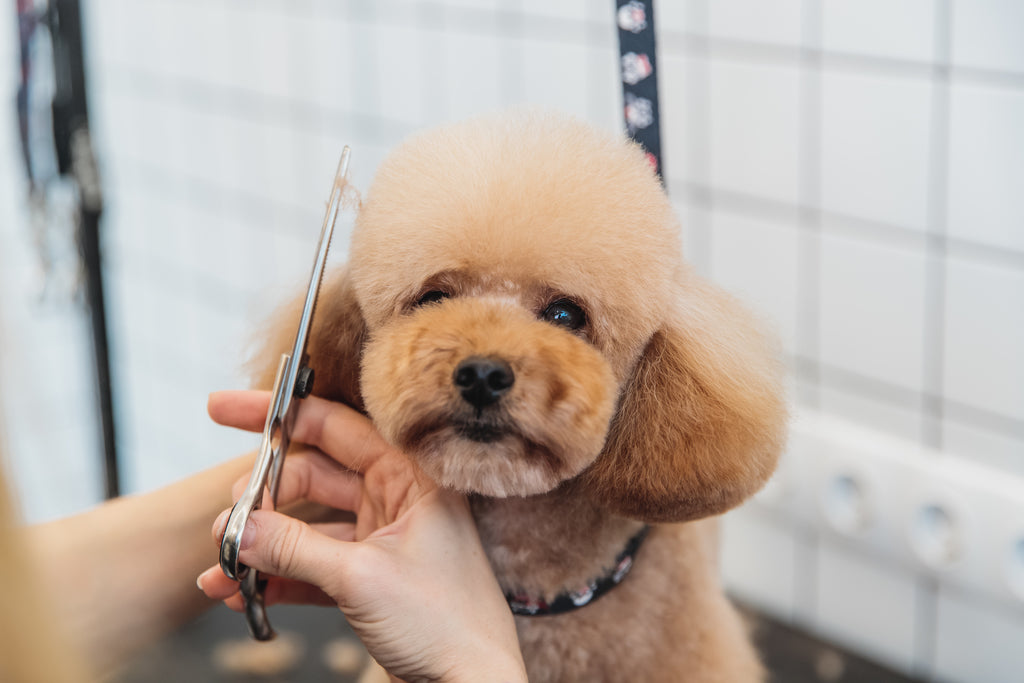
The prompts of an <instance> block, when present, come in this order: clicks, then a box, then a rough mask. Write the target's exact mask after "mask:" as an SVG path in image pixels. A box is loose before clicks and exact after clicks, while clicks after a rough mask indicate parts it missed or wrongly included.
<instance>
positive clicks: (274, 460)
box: [220, 354, 291, 581]
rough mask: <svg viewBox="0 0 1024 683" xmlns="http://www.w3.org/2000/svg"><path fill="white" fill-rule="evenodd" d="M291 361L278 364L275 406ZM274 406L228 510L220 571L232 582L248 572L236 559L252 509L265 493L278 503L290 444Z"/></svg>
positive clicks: (260, 502)
mask: <svg viewBox="0 0 1024 683" xmlns="http://www.w3.org/2000/svg"><path fill="white" fill-rule="evenodd" d="M290 362H291V358H290V357H289V356H288V354H283V355H282V356H281V360H280V362H279V363H278V367H277V375H276V377H275V379H274V391H273V396H274V399H273V400H274V403H275V404H278V403H280V402H281V401H280V394H281V389H282V387H281V383H282V381H283V379H284V377H285V376H286V375H287V370H288V366H289V364H290ZM275 407H276V406H271V410H270V411H269V412H268V414H267V422H266V424H265V425H264V426H263V437H262V439H261V440H260V450H259V453H258V455H257V456H256V463H255V464H254V465H253V469H252V474H251V475H250V476H249V483H248V484H247V485H246V487H245V491H243V492H242V496H241V497H240V498H239V499H238V502H236V503H235V505H234V507H232V508H231V514H229V515H228V523H227V526H225V527H224V537H223V538H222V539H221V542H220V568H221V570H222V571H223V572H224V574H225V575H226V576H227V577H228V578H229V579H232V580H234V581H241V580H243V579H245V578H246V575H247V574H248V573H249V568H248V567H247V566H246V565H245V564H243V563H242V562H240V561H239V559H238V553H239V550H241V546H242V534H244V533H245V525H246V524H247V523H248V521H249V515H251V514H252V512H253V510H258V509H259V508H260V506H261V504H262V501H263V494H264V492H267V493H268V494H269V495H270V500H271V502H272V504H276V503H277V484H278V479H279V478H280V473H281V466H282V464H283V463H284V454H285V453H286V452H287V450H288V444H289V442H290V438H289V430H288V429H287V428H286V427H287V426H290V425H286V424H285V421H286V419H287V415H284V416H282V415H280V414H279V413H278V412H277V411H276V410H275Z"/></svg>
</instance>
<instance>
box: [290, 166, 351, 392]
mask: <svg viewBox="0 0 1024 683" xmlns="http://www.w3.org/2000/svg"><path fill="white" fill-rule="evenodd" d="M350 156H351V150H350V149H349V148H348V146H346V147H345V149H344V150H342V152H341V159H340V161H339V162H338V169H337V171H336V172H335V175H334V183H333V185H332V186H331V196H330V199H329V200H328V202H327V211H326V212H325V213H324V223H323V226H322V227H321V228H320V241H319V243H318V244H317V248H316V259H315V260H314V261H313V271H312V273H310V277H309V286H308V287H307V288H306V300H305V302H304V303H303V305H302V315H301V317H300V318H299V327H298V329H297V330H296V333H295V343H294V344H293V345H292V352H291V358H292V360H291V362H290V363H289V366H288V371H287V373H286V375H285V385H284V386H285V387H287V388H288V389H289V394H288V398H287V399H286V402H285V405H284V406H283V408H284V411H285V412H287V409H288V407H289V406H290V403H291V396H292V395H293V394H294V389H295V383H296V381H297V379H298V375H299V370H300V369H301V367H302V365H303V364H304V363H305V360H306V342H307V341H308V339H309V329H310V327H311V326H312V324H313V313H314V311H315V310H316V301H317V296H318V295H319V293H320V283H321V282H322V281H323V278H324V270H325V268H326V266H327V254H328V252H329V251H330V248H331V238H332V237H333V236H334V225H335V223H337V221H338V213H339V212H340V211H341V203H342V196H343V194H344V191H345V185H346V184H347V183H348V163H349V157H350Z"/></svg>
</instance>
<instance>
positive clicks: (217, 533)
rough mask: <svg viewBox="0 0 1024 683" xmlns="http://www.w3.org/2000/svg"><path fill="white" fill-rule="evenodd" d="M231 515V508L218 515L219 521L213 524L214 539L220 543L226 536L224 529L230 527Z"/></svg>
mask: <svg viewBox="0 0 1024 683" xmlns="http://www.w3.org/2000/svg"><path fill="white" fill-rule="evenodd" d="M230 515H231V509H230V508H229V509H227V510H225V511H224V512H222V513H220V514H219V515H217V519H216V520H214V522H213V537H214V538H215V539H217V540H218V541H219V540H220V539H221V538H222V537H223V536H224V529H225V528H226V527H227V525H228V517H229V516H230Z"/></svg>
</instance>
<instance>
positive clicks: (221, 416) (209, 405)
mask: <svg viewBox="0 0 1024 683" xmlns="http://www.w3.org/2000/svg"><path fill="white" fill-rule="evenodd" d="M269 408H270V392H269V391H215V392H213V393H212V394H210V396H209V398H207V401H206V412H207V413H209V415H210V417H211V418H212V419H213V421H214V422H216V423H217V424H220V425H224V426H226V427H236V428H238V429H244V430H246V431H249V432H262V431H263V426H264V424H265V423H266V421H267V410H268V409H269Z"/></svg>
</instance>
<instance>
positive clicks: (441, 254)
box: [267, 111, 786, 683]
mask: <svg viewBox="0 0 1024 683" xmlns="http://www.w3.org/2000/svg"><path fill="white" fill-rule="evenodd" d="M679 232H680V230H679V224H678V222H677V220H676V218H675V217H674V215H673V210H672V206H671V204H670V202H669V200H668V198H667V197H666V194H665V192H664V191H663V188H662V186H661V184H660V183H659V180H658V178H657V176H656V175H655V173H654V172H653V171H652V169H651V166H650V164H649V163H648V161H647V159H646V156H645V154H644V153H643V151H642V150H641V149H640V148H639V147H638V146H637V145H636V144H634V143H631V142H629V141H628V140H626V139H625V138H624V137H621V136H616V135H613V134H611V133H608V132H604V131H600V130H597V129H594V128H592V127H590V126H588V125H586V124H584V123H582V122H580V121H577V120H575V119H573V118H571V117H568V116H564V115H561V114H555V113H551V112H536V111H529V112H522V111H520V112H512V113H504V114H495V115H490V116H485V117H481V118H478V119H475V120H471V121H468V122H464V123H460V124H455V125H450V126H445V127H441V128H439V129H436V130H432V131H428V132H424V133H421V134H419V135H417V136H414V137H413V138H412V139H411V140H409V141H407V142H405V143H404V144H402V145H400V146H399V147H398V148H397V149H396V150H395V151H393V152H392V153H391V154H390V155H389V156H388V157H387V158H386V159H385V161H384V162H383V163H382V164H381V166H380V168H379V170H378V172H377V175H376V177H375V178H374V180H373V182H372V184H371V186H370V188H369V191H368V192H367V194H366V197H365V201H364V202H363V203H362V206H361V208H360V210H359V213H358V217H357V219H356V225H355V228H354V230H353V235H352V241H351V246H350V250H349V260H348V264H347V265H346V266H345V267H343V268H342V269H341V270H340V272H337V273H334V274H333V275H332V276H331V277H329V279H328V280H327V281H325V283H324V286H323V289H322V291H321V294H320V302H319V304H318V311H317V319H316V322H315V323H314V327H313V330H312V331H311V337H310V342H309V354H310V365H311V366H312V367H314V368H315V369H316V372H317V380H316V385H315V387H314V393H315V394H317V395H320V396H324V397H326V398H330V399H334V400H340V401H344V402H346V403H348V404H349V405H352V406H354V407H356V408H358V409H359V410H362V411H364V412H365V413H367V414H368V415H369V416H370V417H371V418H372V419H373V421H374V423H375V424H376V426H377V427H378V429H379V430H380V431H381V433H382V434H383V435H384V436H385V437H386V438H387V439H388V440H389V441H390V442H392V443H393V444H395V445H396V446H399V447H401V448H402V449H404V451H405V452H406V453H408V454H409V456H410V457H411V458H412V459H414V460H415V461H416V462H417V463H418V465H419V466H420V467H421V468H422V469H423V470H424V472H426V473H427V474H428V475H429V476H431V477H433V478H434V479H435V480H436V481H437V482H438V483H439V484H441V485H442V486H445V487H450V488H453V489H457V490H459V491H462V492H465V493H466V494H468V495H469V497H470V501H471V505H472V509H473V513H474V515H475V518H476V521H477V525H478V528H479V531H480V536H481V539H482V541H483V544H484V547H485V549H486V552H487V555H488V558H489V560H490V562H491V565H492V567H493V568H494V572H495V574H496V576H497V579H498V581H499V583H500V585H501V586H502V587H503V589H504V590H505V591H506V593H507V597H508V599H509V605H510V609H512V610H513V611H514V612H515V614H516V617H515V619H516V624H517V628H518V633H519V639H520V643H521V646H522V649H523V655H524V659H525V662H526V666H527V670H528V673H529V677H530V680H531V681H535V682H538V683H539V682H541V681H613V682H619V681H626V680H642V681H680V680H686V681H694V682H697V681H723V682H728V683H739V682H744V681H757V680H761V679H762V678H763V675H764V674H763V670H762V667H761V665H760V663H759V660H758V657H757V655H756V653H755V649H754V647H753V645H752V644H751V642H750V639H749V637H748V634H747V632H746V628H745V625H744V623H743V622H742V620H741V618H740V616H739V615H738V613H737V612H736V611H735V609H734V608H733V607H732V606H731V605H730V603H729V602H728V600H727V598H726V596H725V594H724V592H723V590H722V587H721V585H720V583H719V578H718V574H717V566H716V557H715V556H716V544H715V523H714V520H713V519H712V518H713V517H714V516H715V515H718V514H719V513H722V512H724V511H725V510H728V509H729V508H731V507H733V506H735V505H737V504H738V503H740V502H741V501H742V500H744V499H745V498H747V497H748V496H750V495H751V494H752V493H754V492H755V491H756V490H757V489H758V488H760V486H761V485H762V484H763V483H764V482H765V481H766V480H767V479H768V477H769V476H770V475H771V473H772V471H773V469H774V466H775V463H776V459H777V457H778V454H779V452H780V450H781V448H782V446H783V442H784V439H785V423H786V408H785V405H784V402H783V399H782V391H781V389H780V374H781V373H780V368H779V363H778V361H777V358H776V354H775V352H774V347H773V346H772V344H770V343H769V342H768V341H767V340H766V338H765V337H763V336H762V335H761V334H760V333H759V332H758V330H757V329H756V328H757V326H756V325H755V324H754V321H753V319H752V317H751V316H750V315H749V314H748V313H747V312H746V311H745V310H744V309H743V308H742V307H741V306H740V305H738V304H737V303H736V302H735V301H734V300H733V299H732V298H730V297H729V296H728V295H726V294H725V293H723V292H722V291H720V290H718V289H716V288H715V287H714V286H712V285H710V284H709V283H707V282H706V281H704V280H702V279H701V278H700V277H698V276H697V275H696V274H695V273H694V271H693V270H692V268H691V267H690V266H688V265H686V264H685V263H684V261H683V260H682V256H681V253H682V252H681V246H680V237H679ZM277 329H278V330H279V331H281V332H280V334H278V335H277V338H275V339H274V340H273V341H271V343H270V346H271V347H272V348H270V349H268V350H267V351H268V354H269V356H268V357H271V358H276V357H277V355H278V354H279V353H280V352H282V351H283V350H284V349H285V348H286V347H287V344H288V341H290V340H289V338H288V337H287V333H289V332H290V331H291V330H293V329H294V325H292V324H289V323H288V322H282V323H281V324H280V325H279V326H277Z"/></svg>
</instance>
